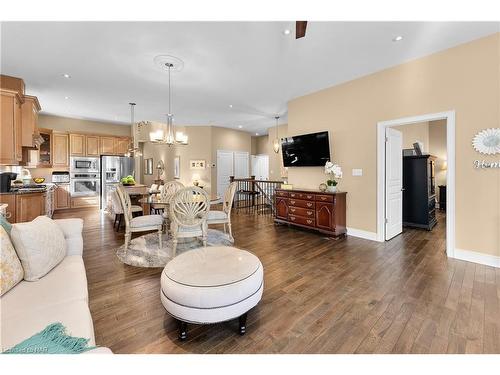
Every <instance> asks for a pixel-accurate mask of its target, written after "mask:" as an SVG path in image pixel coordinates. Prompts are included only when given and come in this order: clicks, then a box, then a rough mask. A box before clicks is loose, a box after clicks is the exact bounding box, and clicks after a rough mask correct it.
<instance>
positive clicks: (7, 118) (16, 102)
mask: <svg viewBox="0 0 500 375" xmlns="http://www.w3.org/2000/svg"><path fill="white" fill-rule="evenodd" d="M0 95H1V100H0V102H1V114H0V164H3V165H18V164H19V162H20V161H21V160H22V158H23V149H22V121H21V120H22V112H21V105H22V103H23V100H22V98H21V96H20V95H19V93H17V92H16V91H11V90H4V89H2V90H0Z"/></svg>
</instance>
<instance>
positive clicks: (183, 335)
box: [179, 320, 188, 341]
mask: <svg viewBox="0 0 500 375" xmlns="http://www.w3.org/2000/svg"><path fill="white" fill-rule="evenodd" d="M187 326H188V325H187V323H186V322H183V321H181V320H179V340H181V341H184V340H186V339H187Z"/></svg>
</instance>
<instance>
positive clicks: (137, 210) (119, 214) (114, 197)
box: [110, 189, 142, 231]
mask: <svg viewBox="0 0 500 375" xmlns="http://www.w3.org/2000/svg"><path fill="white" fill-rule="evenodd" d="M110 195H111V196H110V200H111V210H112V213H113V214H114V215H115V221H114V223H113V228H116V231H120V228H121V226H122V220H123V207H122V204H121V202H120V197H119V196H118V191H117V190H116V189H115V190H113V191H112V192H110ZM130 211H131V212H132V216H134V214H140V215H142V207H141V206H136V205H131V206H130Z"/></svg>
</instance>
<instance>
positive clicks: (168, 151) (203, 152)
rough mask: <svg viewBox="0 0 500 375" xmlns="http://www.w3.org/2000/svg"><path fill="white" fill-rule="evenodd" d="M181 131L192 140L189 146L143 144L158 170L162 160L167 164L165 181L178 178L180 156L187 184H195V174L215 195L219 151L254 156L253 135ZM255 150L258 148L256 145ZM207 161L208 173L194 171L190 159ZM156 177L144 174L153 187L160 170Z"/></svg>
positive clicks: (210, 129) (187, 128)
mask: <svg viewBox="0 0 500 375" xmlns="http://www.w3.org/2000/svg"><path fill="white" fill-rule="evenodd" d="M176 130H177V131H183V132H185V133H186V134H187V135H188V137H189V144H188V145H185V146H180V145H177V146H171V147H169V146H166V145H156V144H153V143H150V142H145V143H143V150H144V151H143V159H147V158H151V157H152V158H153V165H154V167H156V163H157V162H158V160H160V159H161V160H163V162H164V163H165V172H164V174H163V176H162V179H165V180H167V181H169V180H172V179H173V176H174V158H175V156H180V163H181V171H180V179H179V181H181V182H182V183H183V184H184V185H192V183H193V180H194V175H195V174H197V175H198V176H199V177H200V179H199V182H200V185H203V187H204V189H205V190H206V191H207V192H208V193H209V194H211V195H213V196H215V195H216V193H217V168H216V167H215V168H213V167H212V166H211V165H212V163H216V162H217V150H229V151H246V152H248V153H249V154H251V151H252V137H251V135H250V133H246V132H242V131H238V130H232V129H227V128H220V127H216V126H177V127H176ZM254 147H255V146H254ZM198 159H201V160H205V161H206V165H207V166H206V168H205V169H204V170H192V169H191V168H190V166H189V161H190V160H198ZM154 172H155V173H154V174H153V175H152V176H149V175H144V179H143V181H144V183H145V184H147V185H151V183H153V181H154V180H155V179H156V176H157V175H156V170H155V171H154Z"/></svg>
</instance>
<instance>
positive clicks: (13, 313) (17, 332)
mask: <svg viewBox="0 0 500 375" xmlns="http://www.w3.org/2000/svg"><path fill="white" fill-rule="evenodd" d="M54 222H55V223H57V224H58V225H59V227H60V228H61V230H62V231H63V233H64V237H65V239H66V243H67V255H66V257H65V258H64V259H63V261H62V262H61V263H59V264H58V265H57V266H56V267H55V268H54V269H52V270H51V271H50V272H49V273H48V274H47V275H45V276H44V277H42V278H41V279H40V280H38V281H24V280H23V281H21V282H20V283H19V284H17V285H16V286H15V287H14V288H12V289H11V290H9V291H8V292H7V293H5V294H4V295H3V296H2V297H0V320H1V325H0V331H1V332H0V349H1V351H4V350H6V349H8V348H11V347H12V346H14V345H16V344H18V343H19V342H21V341H23V340H25V339H27V338H29V337H31V336H32V335H34V334H35V333H37V332H40V331H41V330H43V329H44V328H45V327H46V326H47V325H49V324H51V323H55V322H60V323H62V324H63V325H64V326H65V327H66V329H67V333H68V334H70V335H72V336H76V337H84V338H89V339H90V340H89V345H90V346H94V345H95V337H94V326H93V323H92V317H91V315H90V310H89V306H88V301H89V300H88V291H87V277H86V274H85V266H84V264H83V258H82V252H83V239H82V228H83V220H81V219H62V220H54ZM14 225H23V223H19V224H14ZM99 351H101V352H102V349H101V350H99ZM108 351H109V350H108Z"/></svg>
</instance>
